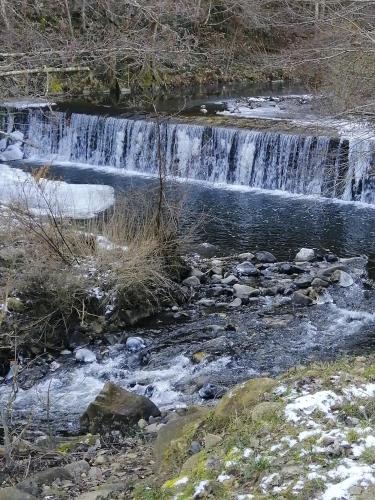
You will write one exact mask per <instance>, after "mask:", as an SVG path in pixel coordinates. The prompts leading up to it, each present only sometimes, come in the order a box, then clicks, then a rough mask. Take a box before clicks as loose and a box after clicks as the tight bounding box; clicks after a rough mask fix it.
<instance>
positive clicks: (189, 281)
mask: <svg viewBox="0 0 375 500" xmlns="http://www.w3.org/2000/svg"><path fill="white" fill-rule="evenodd" d="M182 283H183V284H184V285H186V286H190V287H192V288H195V287H197V286H199V285H200V284H201V282H200V279H199V278H198V277H197V276H189V277H188V278H186V279H184V281H183V282H182Z"/></svg>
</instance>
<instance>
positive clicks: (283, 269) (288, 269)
mask: <svg viewBox="0 0 375 500" xmlns="http://www.w3.org/2000/svg"><path fill="white" fill-rule="evenodd" d="M277 271H278V272H279V273H281V274H288V275H291V274H302V273H304V272H305V270H304V269H302V268H301V267H299V266H295V265H294V264H289V262H284V263H283V264H280V265H279V266H278V267H277Z"/></svg>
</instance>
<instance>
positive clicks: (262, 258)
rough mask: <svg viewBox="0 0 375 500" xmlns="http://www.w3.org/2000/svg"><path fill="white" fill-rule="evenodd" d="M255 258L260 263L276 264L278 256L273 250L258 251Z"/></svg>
mask: <svg viewBox="0 0 375 500" xmlns="http://www.w3.org/2000/svg"><path fill="white" fill-rule="evenodd" d="M255 258H256V260H257V262H259V263H260V264H274V263H275V262H277V259H276V257H275V256H274V255H273V254H272V253H271V252H264V251H262V252H256V254H255Z"/></svg>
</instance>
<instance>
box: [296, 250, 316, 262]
mask: <svg viewBox="0 0 375 500" xmlns="http://www.w3.org/2000/svg"><path fill="white" fill-rule="evenodd" d="M314 259H315V250H313V249H312V248H301V250H300V251H299V252H298V253H297V255H296V256H295V258H294V260H295V261H296V262H311V261H312V260H314Z"/></svg>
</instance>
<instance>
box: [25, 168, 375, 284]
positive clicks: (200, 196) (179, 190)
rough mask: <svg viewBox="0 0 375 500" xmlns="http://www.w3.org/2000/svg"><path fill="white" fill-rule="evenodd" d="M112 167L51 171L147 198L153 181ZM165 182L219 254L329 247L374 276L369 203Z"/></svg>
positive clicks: (287, 253) (374, 235) (286, 253)
mask: <svg viewBox="0 0 375 500" xmlns="http://www.w3.org/2000/svg"><path fill="white" fill-rule="evenodd" d="M18 166H19V165H18ZM26 168H33V166H32V165H27V167H26ZM114 170H115V169H111V170H108V171H103V170H100V169H95V168H89V167H87V168H80V167H77V166H57V165H56V166H53V167H51V174H52V176H54V177H57V178H63V179H64V180H66V181H67V182H71V183H93V184H107V185H110V186H113V187H114V188H115V190H116V191H117V192H118V193H120V192H124V193H126V192H127V191H129V190H135V191H137V192H139V193H140V195H141V196H147V195H148V194H147V193H149V192H150V190H152V189H156V188H157V180H156V179H152V178H145V177H138V176H130V175H124V174H122V173H121V172H119V173H117V172H116V171H115V172H114ZM168 186H169V188H170V190H171V192H172V193H174V194H175V195H176V196H177V197H178V198H180V197H183V198H184V199H185V200H186V202H185V203H186V210H185V217H188V218H189V219H190V220H194V219H196V220H197V219H199V220H200V224H199V226H198V234H197V239H200V240H201V241H204V242H208V243H211V244H213V245H216V246H217V247H218V248H219V250H218V253H219V254H220V255H226V254H230V253H233V252H244V251H253V250H257V249H263V250H269V251H271V252H273V253H274V254H275V256H276V257H277V258H278V259H280V260H281V259H285V260H288V259H291V258H293V257H294V255H295V254H296V252H297V251H298V250H299V249H300V248H301V247H314V248H318V249H329V250H331V251H333V252H335V253H337V254H338V255H339V256H342V257H349V256H355V255H367V256H368V257H369V272H370V274H371V275H372V276H375V207H374V208H372V207H369V206H366V205H361V204H354V203H342V202H338V201H332V200H328V199H322V198H315V199H314V198H307V197H292V196H289V195H287V194H284V195H277V194H270V193H268V192H264V191H263V192H262V191H257V192H256V191H240V190H231V189H225V188H218V187H212V186H208V185H203V184H199V183H196V182H195V183H180V182H178V183H173V182H169V183H168ZM202 213H204V214H205V217H203V220H202V217H201V214H202Z"/></svg>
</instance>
